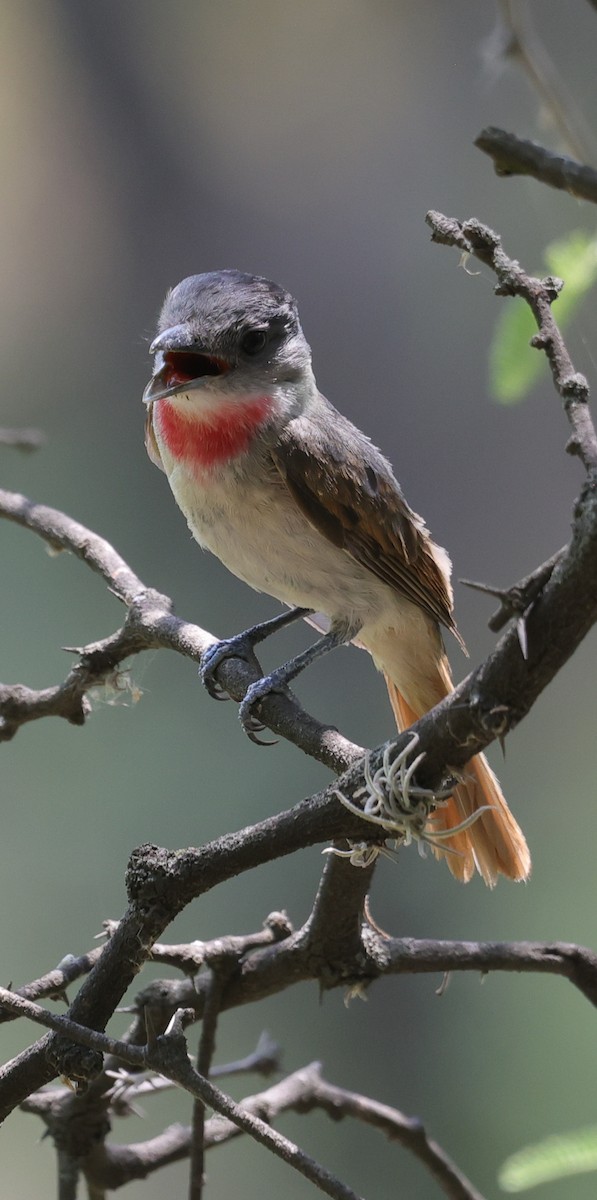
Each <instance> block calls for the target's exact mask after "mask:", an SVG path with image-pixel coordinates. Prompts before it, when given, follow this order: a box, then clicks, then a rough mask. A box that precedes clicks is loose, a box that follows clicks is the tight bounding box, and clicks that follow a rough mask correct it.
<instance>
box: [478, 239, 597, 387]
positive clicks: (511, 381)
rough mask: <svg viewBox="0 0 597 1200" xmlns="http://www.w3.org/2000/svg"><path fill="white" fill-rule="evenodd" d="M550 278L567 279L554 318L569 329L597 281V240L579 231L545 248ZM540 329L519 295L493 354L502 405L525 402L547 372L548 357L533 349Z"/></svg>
mask: <svg viewBox="0 0 597 1200" xmlns="http://www.w3.org/2000/svg"><path fill="white" fill-rule="evenodd" d="M545 262H546V264H547V269H548V272H549V274H551V275H557V276H558V277H559V278H560V279H563V280H564V289H563V291H562V292H561V294H560V295H559V296H558V299H557V300H556V301H555V304H554V316H555V318H556V320H557V322H558V325H559V326H560V329H564V328H565V326H566V325H567V324H568V323H569V322H570V319H571V318H572V316H573V315H574V313H575V312H576V309H577V308H578V306H579V304H580V302H581V300H582V298H583V296H584V295H585V294H586V293H587V292H588V291H589V289H590V288H591V287H593V284H594V283H595V281H596V280H597V237H595V235H594V234H589V233H586V232H585V231H584V230H582V229H576V230H574V231H573V232H572V233H569V234H567V235H566V237H565V238H562V239H561V240H560V241H558V242H552V243H551V245H550V246H547V247H546V249H545ZM536 332H537V326H536V324H535V320H534V318H533V314H532V313H531V310H530V308H529V307H528V305H527V304H526V303H525V301H524V300H521V299H520V298H519V297H518V296H517V297H515V298H514V299H513V300H510V299H508V300H507V301H506V304H505V307H504V310H503V312H502V313H501V315H500V317H499V319H498V321H497V324H496V328H495V333H494V336H493V342H492V345H491V349H490V352H489V382H490V387H491V392H492V395H493V396H494V398H495V399H496V400H499V401H500V403H501V404H515V403H516V402H517V401H518V400H522V399H523V398H524V397H525V396H526V395H527V393H528V392H529V391H530V389H531V387H532V386H533V384H534V383H535V381H536V380H537V379H538V378H539V375H540V374H541V371H542V370H544V369H545V355H544V354H543V352H542V351H540V350H535V349H534V348H533V347H532V346H529V342H530V340H531V338H532V337H533V335H534V334H535V333H536Z"/></svg>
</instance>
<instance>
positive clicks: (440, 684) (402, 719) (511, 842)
mask: <svg viewBox="0 0 597 1200" xmlns="http://www.w3.org/2000/svg"><path fill="white" fill-rule="evenodd" d="M384 677H385V681H386V685H387V689H388V694H389V697H390V704H391V705H392V709H393V712H394V716H395V718H396V724H397V726H398V729H399V730H400V731H401V732H402V731H403V730H404V729H408V728H409V727H410V726H411V725H412V724H414V722H415V721H417V720H418V719H419V717H422V716H423V712H416V711H415V710H414V709H413V708H411V706H410V705H409V704H408V702H407V701H406V700H405V698H404V696H403V695H402V694H401V692H400V691H399V690H398V688H397V687H396V684H394V683H393V682H392V680H391V679H390V678H389V677H388V676H387V675H386V674H385V672H384ZM452 690H453V688H452V680H451V677H450V671H449V667H448V664H447V661H446V660H445V659H442V660H441V661H440V662H439V663H438V677H437V696H436V698H435V699H434V700H433V701H432V703H430V704H429V708H431V707H432V706H433V704H437V703H438V702H439V701H440V700H441V699H443V697H444V696H447V695H449V693H450V692H451V691H452ZM424 711H427V710H424ZM485 805H490V806H491V807H490V808H488V809H487V811H486V812H482V813H480V815H479V817H478V819H477V820H476V821H474V822H473V824H472V825H469V827H468V828H467V829H463V830H461V831H460V832H458V833H454V834H453V835H452V836H451V837H450V838H449V839H447V842H446V847H447V848H446V849H445V850H444V849H443V847H439V846H433V852H434V854H435V855H436V857H437V858H441V857H444V856H445V858H446V860H447V863H448V866H449V868H450V870H451V872H452V874H453V875H454V876H455V877H456V879H460V880H461V881H462V882H463V883H468V881H469V879H470V878H471V877H472V875H473V874H474V871H475V868H476V869H477V870H478V871H479V873H480V874H481V875H482V876H483V879H484V880H485V883H486V884H487V885H488V886H489V887H495V884H496V883H497V880H498V875H505V876H506V878H507V879H514V880H521V879H528V876H529V874H530V870H531V858H530V854H529V849H528V846H527V844H526V841H525V837H524V834H523V832H522V830H521V829H520V828H519V826H518V825H517V823H516V821H515V820H514V817H513V816H512V813H511V812H510V809H509V808H508V805H507V804H506V801H505V799H504V796H503V794H502V790H501V788H500V785H499V783H498V780H497V779H496V777H495V775H494V773H493V771H492V770H491V767H490V766H489V763H488V762H487V760H486V758H485V756H484V755H483V754H477V755H475V757H474V758H472V759H471V760H470V762H469V763H467V765H466V767H465V768H464V772H463V774H462V777H461V780H460V782H459V783H458V784H457V786H456V787H455V788H454V792H453V793H452V795H451V796H450V798H449V799H448V801H447V803H446V804H445V805H444V804H443V803H442V805H441V806H439V807H438V808H436V810H435V812H434V813H433V814H432V816H431V817H430V819H429V824H428V826H427V829H428V832H429V834H430V836H431V837H433V835H434V834H437V833H439V832H444V831H446V830H450V829H454V828H455V827H456V826H458V825H460V824H461V822H462V821H463V820H465V818H466V817H469V816H471V815H472V814H473V813H474V812H476V811H477V809H479V808H482V807H483V806H485Z"/></svg>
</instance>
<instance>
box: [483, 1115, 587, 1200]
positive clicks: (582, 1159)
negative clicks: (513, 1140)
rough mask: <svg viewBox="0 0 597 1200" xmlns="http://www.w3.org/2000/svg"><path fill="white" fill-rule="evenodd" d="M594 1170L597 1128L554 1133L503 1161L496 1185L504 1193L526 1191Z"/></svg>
mask: <svg viewBox="0 0 597 1200" xmlns="http://www.w3.org/2000/svg"><path fill="white" fill-rule="evenodd" d="M596 1170H597V1126H593V1127H591V1128H589V1129H577V1130H575V1131H574V1132H572V1133H561V1134H554V1135H553V1136H552V1137H548V1138H546V1139H545V1141H544V1142H537V1143H536V1144H535V1145H534V1146H525V1147H524V1149H523V1150H518V1151H517V1153H516V1154H512V1155H511V1157H510V1158H507V1159H506V1161H505V1163H504V1165H503V1166H502V1168H501V1170H500V1172H499V1175H498V1183H499V1185H500V1187H501V1188H503V1190H504V1191H505V1192H526V1191H527V1190H528V1189H529V1188H532V1187H537V1184H539V1183H551V1182H552V1181H553V1180H555V1179H563V1178H564V1177H566V1176H568V1175H581V1174H582V1173H583V1172H586V1171H596Z"/></svg>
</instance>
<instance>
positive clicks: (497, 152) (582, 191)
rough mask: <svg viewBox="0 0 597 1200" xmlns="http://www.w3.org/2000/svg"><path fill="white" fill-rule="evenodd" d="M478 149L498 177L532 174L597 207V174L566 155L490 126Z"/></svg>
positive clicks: (543, 181) (484, 132)
mask: <svg viewBox="0 0 597 1200" xmlns="http://www.w3.org/2000/svg"><path fill="white" fill-rule="evenodd" d="M475 146H477V147H478V149H479V150H482V151H483V153H484V154H488V155H489V157H490V158H492V159H493V165H494V168H495V173H496V175H531V176H532V177H533V179H538V180H539V181H540V182H541V183H546V184H548V185H549V187H553V188H560V189H561V190H562V191H565V192H569V193H570V194H571V195H572V196H578V197H579V199H581V200H590V201H592V203H593V204H597V171H596V170H595V168H594V167H588V166H586V164H584V163H580V162H577V161H576V159H574V158H568V157H567V156H566V155H563V154H554V153H553V151H551V150H547V149H546V148H545V146H540V145H539V144H538V143H537V142H530V141H527V140H526V139H525V138H519V137H516V134H514V133H507V132H506V130H505V129H497V128H496V127H495V126H493V125H490V126H488V128H487V129H483V130H482V131H481V133H480V134H479V136H478V138H476V139H475Z"/></svg>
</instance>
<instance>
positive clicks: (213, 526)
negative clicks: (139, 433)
mask: <svg viewBox="0 0 597 1200" xmlns="http://www.w3.org/2000/svg"><path fill="white" fill-rule="evenodd" d="M169 478H170V486H171V488H172V491H173V493H174V496H175V498H176V500H177V503H178V505H179V506H180V508H181V509H182V511H183V513H184V515H185V517H186V519H187V522H188V525H189V528H190V530H191V532H192V534H193V536H194V537H195V538H196V540H197V541H198V542H199V544H200V545H201V546H204V547H205V548H206V549H208V550H211V551H212V553H213V554H215V555H217V557H218V558H219V559H220V560H221V562H223V563H224V564H225V566H227V567H228V568H229V570H230V571H232V572H233V574H234V575H236V576H238V578H239V579H242V580H244V581H245V583H248V584H249V585H250V586H251V587H252V588H255V589H256V590H257V591H262V592H268V593H269V594H270V595H272V596H275V597H276V598H277V599H278V600H281V601H282V602H283V603H285V604H290V605H298V606H300V607H304V608H313V609H315V610H317V611H319V612H322V613H325V614H326V615H327V616H329V617H331V618H334V617H340V618H343V619H344V618H349V619H352V618H354V619H355V620H356V621H357V622H358V623H359V624H363V623H364V622H365V621H367V620H371V618H373V619H377V618H378V617H379V616H381V614H382V612H383V611H384V610H385V609H387V608H388V606H391V607H393V604H394V602H395V600H394V598H395V593H394V592H393V591H392V589H391V588H388V587H387V586H386V585H385V584H383V583H381V581H379V580H378V579H376V577H375V576H374V575H372V573H371V572H370V571H368V570H367V569H366V568H364V567H360V566H359V564H358V563H356V562H355V561H354V559H352V558H351V557H350V556H349V555H348V554H347V553H346V552H345V551H344V550H340V549H338V548H337V547H336V546H334V545H333V544H332V543H331V542H329V541H328V540H327V539H326V538H324V537H323V536H322V534H320V533H318V532H317V530H316V529H314V528H313V526H311V525H310V524H309V522H308V521H307V519H306V517H304V516H303V514H302V513H301V511H300V509H299V508H298V506H297V505H296V503H295V502H294V500H293V499H292V497H291V495H290V493H289V492H288V491H287V489H286V487H285V485H284V484H283V483H282V481H280V482H279V483H278V482H277V481H275V482H272V483H271V484H270V486H269V487H264V486H262V485H260V486H259V487H256V486H254V485H252V484H251V483H250V482H249V481H248V480H247V479H246V478H242V477H241V478H235V477H234V475H233V474H232V472H231V473H230V474H228V472H227V473H226V475H225V477H224V479H222V480H214V479H213V478H211V479H209V481H208V482H206V483H205V484H202V482H201V480H200V479H198V478H197V477H196V476H194V473H191V472H190V471H189V470H188V469H187V468H186V467H181V466H180V465H177V466H174V468H173V470H172V471H171V473H170V475H169ZM409 607H412V606H411V605H409Z"/></svg>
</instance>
